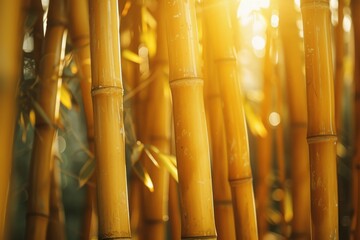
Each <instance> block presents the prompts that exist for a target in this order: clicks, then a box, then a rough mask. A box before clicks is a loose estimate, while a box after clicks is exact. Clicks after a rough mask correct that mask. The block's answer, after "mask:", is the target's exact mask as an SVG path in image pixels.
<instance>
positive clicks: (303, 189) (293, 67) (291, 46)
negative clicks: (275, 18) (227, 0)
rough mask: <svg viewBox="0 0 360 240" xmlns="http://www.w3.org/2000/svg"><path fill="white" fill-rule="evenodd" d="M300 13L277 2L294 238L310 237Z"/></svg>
mask: <svg viewBox="0 0 360 240" xmlns="http://www.w3.org/2000/svg"><path fill="white" fill-rule="evenodd" d="M298 19H300V13H297V12H296V11H295V7H294V3H293V1H291V0H290V1H284V2H282V4H280V34H281V38H282V43H283V47H284V57H285V61H284V62H285V68H286V79H287V81H286V83H287V91H288V95H287V96H288V99H289V111H290V136H291V137H290V139H291V142H290V148H291V175H292V200H293V203H292V205H293V220H292V223H291V226H292V232H291V236H292V238H293V239H310V168H309V157H308V146H307V143H306V130H307V108H306V85H305V76H304V73H303V68H302V67H299V66H303V65H304V62H303V58H304V56H303V50H302V49H303V47H302V46H301V44H303V43H302V42H301V39H300V35H299V29H298V28H297V26H296V21H297V20H298Z"/></svg>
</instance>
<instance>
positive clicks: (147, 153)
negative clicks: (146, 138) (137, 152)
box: [145, 148, 160, 167]
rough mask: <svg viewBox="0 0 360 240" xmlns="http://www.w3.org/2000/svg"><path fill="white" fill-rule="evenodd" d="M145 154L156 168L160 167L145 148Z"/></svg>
mask: <svg viewBox="0 0 360 240" xmlns="http://www.w3.org/2000/svg"><path fill="white" fill-rule="evenodd" d="M145 153H146V155H147V156H148V157H149V159H150V160H151V162H152V163H153V164H154V165H155V166H156V167H160V166H159V163H158V162H157V161H156V159H155V158H154V156H153V155H152V153H151V152H150V151H149V150H148V149H147V148H145Z"/></svg>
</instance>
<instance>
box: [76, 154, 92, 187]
mask: <svg viewBox="0 0 360 240" xmlns="http://www.w3.org/2000/svg"><path fill="white" fill-rule="evenodd" d="M94 171H95V160H94V159H93V158H89V159H88V160H87V161H86V162H85V164H84V165H83V166H82V168H81V170H80V173H79V187H80V188H81V187H83V186H84V185H85V184H86V183H87V182H88V181H89V179H90V178H91V176H92V175H93V173H94Z"/></svg>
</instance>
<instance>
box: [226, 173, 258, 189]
mask: <svg viewBox="0 0 360 240" xmlns="http://www.w3.org/2000/svg"><path fill="white" fill-rule="evenodd" d="M252 181H253V178H252V176H250V177H243V178H237V179H229V183H230V186H231V187H234V186H237V185H241V184H245V183H248V182H252Z"/></svg>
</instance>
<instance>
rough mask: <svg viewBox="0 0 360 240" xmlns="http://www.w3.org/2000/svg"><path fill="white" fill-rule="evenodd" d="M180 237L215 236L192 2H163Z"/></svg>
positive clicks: (198, 55)
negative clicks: (174, 145) (176, 165)
mask: <svg viewBox="0 0 360 240" xmlns="http://www.w3.org/2000/svg"><path fill="white" fill-rule="evenodd" d="M166 12H167V18H166V22H167V23H168V24H167V39H168V49H169V63H170V88H171V93H172V100H173V113H174V128H175V144H176V156H177V164H178V173H179V187H180V203H181V212H182V221H181V236H182V239H199V238H201V239H216V229H215V221H214V208H213V200H212V199H213V197H212V184H211V170H210V156H209V145H208V135H207V129H206V119H205V110H204V102H203V79H202V76H201V75H200V74H201V69H200V54H199V49H198V32H197V24H196V16H195V2H194V1H183V0H171V1H166Z"/></svg>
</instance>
